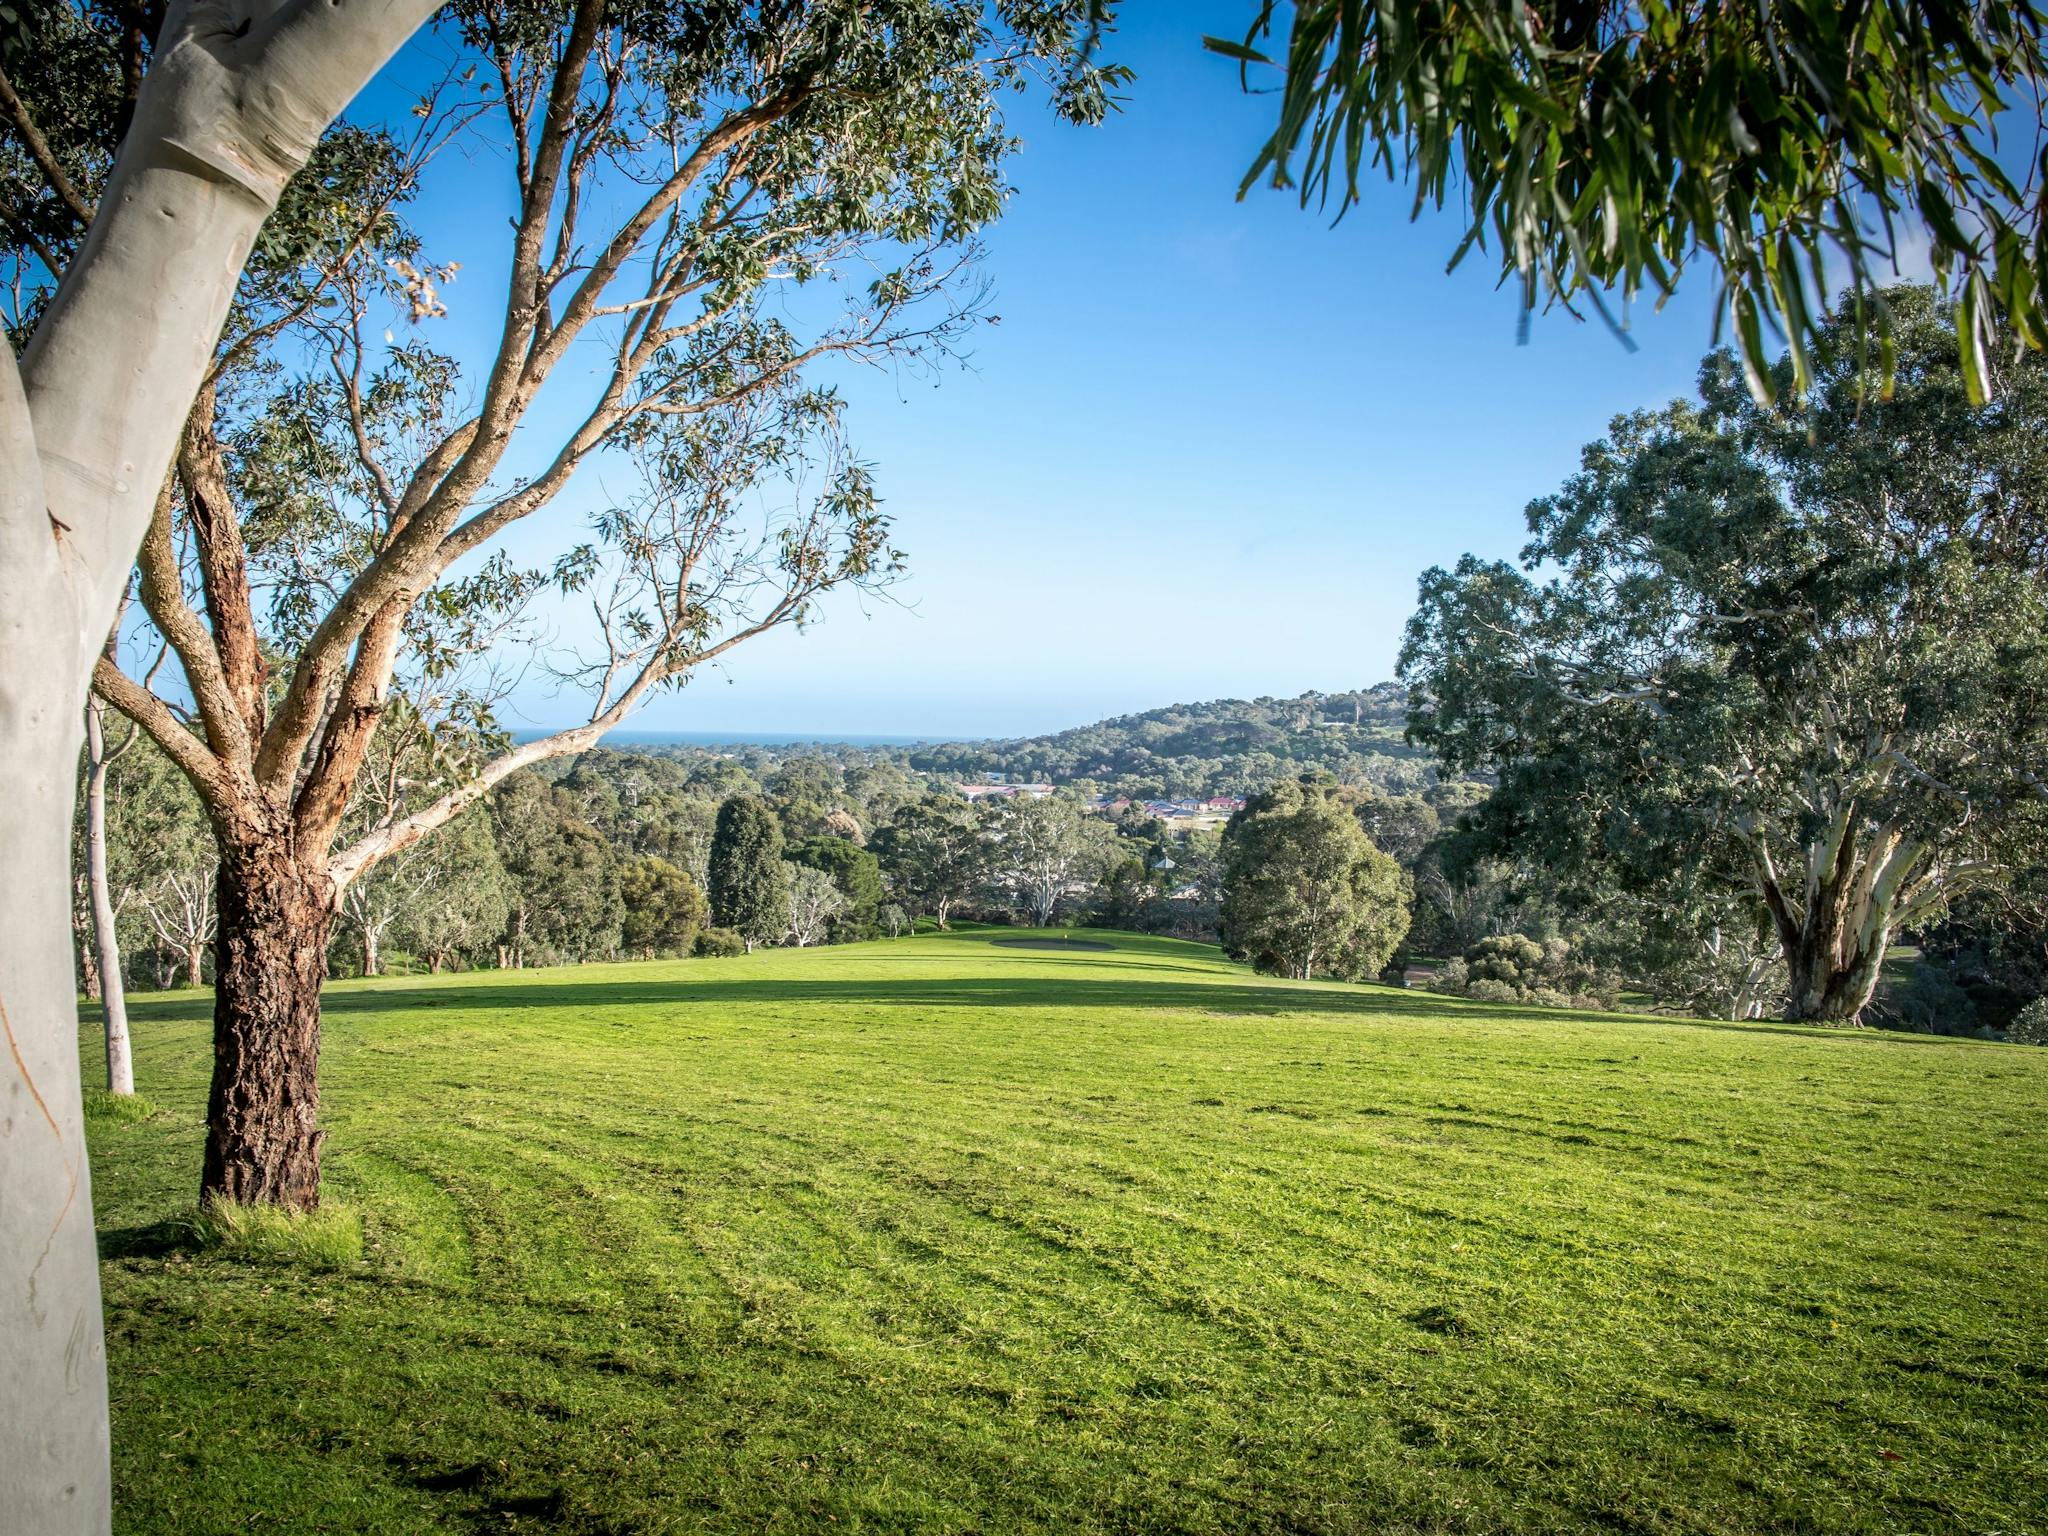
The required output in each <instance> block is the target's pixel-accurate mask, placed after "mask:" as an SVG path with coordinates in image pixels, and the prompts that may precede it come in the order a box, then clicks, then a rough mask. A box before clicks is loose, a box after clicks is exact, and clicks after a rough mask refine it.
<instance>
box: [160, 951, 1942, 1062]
mask: <svg viewBox="0 0 2048 1536" xmlns="http://www.w3.org/2000/svg"><path fill="white" fill-rule="evenodd" d="M1050 964H1051V965H1055V966H1072V967H1073V968H1074V969H1075V970H1080V971H1085V970H1087V969H1089V968H1090V964H1089V962H1086V961H1060V960H1051V961H1050ZM1157 969H1165V967H1158V968H1157ZM1188 969H1190V970H1197V971H1200V974H1202V975H1204V976H1205V977H1208V978H1210V979H1209V980H1207V981H1204V982H1188V981H1179V980H1167V979H1164V978H1162V979H1159V980H1150V979H1132V980H1125V981H1088V980H1083V979H1081V978H1079V977H1077V976H1073V975H1069V974H1060V975H1037V976H989V977H948V978H933V979H929V980H925V979H919V978H914V977H906V978H874V979H869V978H846V979H833V980H819V981H796V980H790V979H787V978H783V977H766V976H763V977H756V978H743V977H732V978H721V979H718V980H706V981H693V980H676V981H644V982H643V981H630V980H629V981H588V982H585V981H572V980H549V981H539V982H537V981H529V980H524V979H520V978H521V973H519V972H502V973H496V974H494V975H492V976H491V977H490V979H484V977H482V976H480V975H478V974H476V973H471V974H470V975H469V976H468V977H466V978H465V984H464V985H461V986H459V987H445V986H390V985H384V986H378V987H374V988H356V987H345V988H341V989H336V990H330V991H329V992H328V993H327V994H326V996H325V998H324V1000H323V1003H322V1007H323V1011H324V1012H325V1013H326V1015H327V1016H328V1017H329V1018H332V1019H341V1018H355V1017H374V1016H376V1015H381V1014H396V1013H415V1012H421V1011H425V1010H430V1009H452V1010H454V1011H456V1012H460V1013H484V1014H490V1013H501V1012H507V1011H510V1010H514V1009H528V1008H537V1009H553V1010H557V1011H561V1012H564V1013H570V1014H581V1013H588V1012H593V1011H600V1010H611V1009H621V1008H666V1009H675V1008H700V1007H702V1008H721V1007H728V1006H734V1005H738V1006H746V1007H761V1006H773V1005H778V1004H787V1005H794V1006H798V1007H803V1006H823V1007H871V1008H964V1009H973V1010H980V1011H997V1010H1006V1009H1024V1008H1029V1009H1048V1010H1050V1009H1122V1010H1127V1011H1128V1010H1141V1011H1170V1012H1176V1013H1193V1014H1208V1015H1213V1016H1217V1017H1220V1018H1228V1017H1230V1016H1232V1015H1243V1016H1247V1017H1256V1018H1272V1017H1277V1016H1280V1015H1285V1014H1293V1015H1311V1016H1318V1017H1323V1018H1355V1019H1361V1020H1362V1019H1371V1018H1406V1019H1409V1020H1411V1021H1418V1022H1432V1023H1434V1022H1441V1023H1446V1024H1451V1023H1457V1022H1460V1021H1461V1020H1463V1019H1464V1018H1466V1017H1468V1016H1472V1015H1476V1016H1478V1017H1477V1019H1475V1020H1474V1022H1478V1021H1479V1020H1484V1021H1486V1022H1494V1021H1499V1022H1507V1023H1517V1024H1533V1025H1537V1026H1544V1027H1550V1028H1566V1027H1570V1026H1573V1025H1580V1024H1588V1023H1600V1024H1613V1025H1627V1024H1639V1025H1640V1024H1648V1025H1661V1026H1663V1027H1666V1028H1672V1029H1687V1030H1708V1031H1712V1032H1715V1033H1726V1034H1741V1035H1764V1034H1769V1035H1789V1036H1792V1037H1794V1038H1796V1039H1801V1040H1822V1041H1827V1040H1833V1041H1842V1042H1863V1043H1866V1044H1878V1043H1884V1044H1891V1045H1927V1046H1940V1045H1957V1044H1963V1045H1969V1044H1974V1043H1976V1042H1972V1041H1967V1040H1964V1041H1958V1040H1954V1039H1950V1038H1947V1037H1944V1036H1938V1035H1913V1034H1903V1033H1894V1032H1892V1031H1888V1030H1884V1031H1879V1030H1852V1029H1824V1028H1819V1027H1816V1026H1813V1025H1800V1024H1772V1023H1730V1022H1727V1021H1723V1020H1715V1019H1688V1018H1679V1017H1663V1016H1659V1017H1651V1016H1648V1015H1641V1014H1611V1015H1599V1014H1581V1013H1567V1012H1563V1011H1560V1010H1552V1009H1547V1008H1529V1007H1507V1006H1502V1005H1499V1004H1493V1003H1473V1002H1468V1001H1466V1000H1464V999H1460V998H1447V997H1442V996H1439V995H1437V994H1434V993H1418V992H1411V991H1405V990H1403V989H1400V988H1396V987H1375V986H1366V985H1361V986H1357V987H1328V986H1304V985H1299V984H1268V983H1261V982H1257V981H1246V982H1244V983H1235V984H1234V983H1231V982H1227V981H1218V980H1216V979H1215V976H1216V973H1215V972H1214V971H1201V970H1200V968H1199V967H1188ZM552 974H553V975H555V976H560V975H561V974H562V973H561V972H560V971H556V972H554V973H552ZM499 976H502V977H503V979H502V980H500V979H498V977H499ZM137 1011H138V1012H139V1013H141V1014H143V1015H144V1016H146V1017H150V1018H155V1019H160V1020H169V1019H179V1018H184V1019H193V1020H198V1019H204V1018H206V1017H208V1016H209V1015H210V1014H211V1011H212V1010H211V999H210V998H209V997H207V996H205V995H204V994H200V995H195V996H194V997H192V998H190V999H184V998H180V999H176V1000H172V999H168V998H166V999H162V1000H158V999H152V1000H150V1001H149V1002H148V1003H146V1004H143V1005H142V1006H141V1007H140V1008H139V1009H138V1010H137Z"/></svg>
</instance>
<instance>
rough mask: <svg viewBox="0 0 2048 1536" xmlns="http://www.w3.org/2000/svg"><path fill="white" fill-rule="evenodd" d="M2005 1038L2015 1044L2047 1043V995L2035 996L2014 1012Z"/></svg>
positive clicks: (2006, 1028) (2007, 1026)
mask: <svg viewBox="0 0 2048 1536" xmlns="http://www.w3.org/2000/svg"><path fill="white" fill-rule="evenodd" d="M2005 1038H2006V1039H2008V1040H2010V1041H2012V1042H2013V1043H2014V1044H2016V1045H2048V997H2037V998H2035V999H2034V1000H2033V1001H2032V1002H2031V1003H2029V1004H2027V1006H2026V1007H2024V1008H2022V1009H2021V1010H2020V1011H2019V1012H2018V1013H2016V1014H2014V1015H2013V1017H2012V1022H2011V1023H2010V1024H2008V1025H2006V1026H2005Z"/></svg>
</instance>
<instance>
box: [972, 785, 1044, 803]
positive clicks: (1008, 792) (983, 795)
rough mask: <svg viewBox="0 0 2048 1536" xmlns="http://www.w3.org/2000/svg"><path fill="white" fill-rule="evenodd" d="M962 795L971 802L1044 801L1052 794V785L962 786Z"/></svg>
mask: <svg viewBox="0 0 2048 1536" xmlns="http://www.w3.org/2000/svg"><path fill="white" fill-rule="evenodd" d="M960 793H961V794H962V795H964V796H965V797H966V798H967V799H969V800H1015V799H1019V798H1022V799H1025V800H1043V799H1045V798H1047V797H1048V796H1049V795H1051V794H1052V786H1051V785H1050V784H962V785H961V786H960Z"/></svg>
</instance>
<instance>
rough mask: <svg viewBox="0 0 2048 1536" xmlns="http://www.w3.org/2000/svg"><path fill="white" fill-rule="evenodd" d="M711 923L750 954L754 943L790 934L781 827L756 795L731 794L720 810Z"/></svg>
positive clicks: (715, 835)
mask: <svg viewBox="0 0 2048 1536" xmlns="http://www.w3.org/2000/svg"><path fill="white" fill-rule="evenodd" d="M828 879H829V877H828ZM711 921H712V922H713V923H715V924H717V925H718V926H719V927H721V928H730V929H732V930H733V931H734V932H735V933H737V934H738V935H739V936H740V938H741V939H742V940H743V941H744V942H745V944H746V947H747V952H748V953H749V954H751V953H753V949H754V946H755V945H756V944H773V943H775V942H776V941H777V940H779V939H781V938H782V937H783V936H784V935H785V934H787V933H788V932H789V921H790V911H789V873H788V871H787V870H786V869H785V868H784V865H783V858H782V828H781V827H780V826H778V825H777V824H776V821H775V813H774V812H773V811H771V810H770V809H769V808H768V804H767V802H766V801H764V800H763V799H761V797H760V796H758V795H734V796H733V797H732V798H731V799H730V800H728V801H726V802H725V804H723V805H721V806H720V807H719V808H718V825H717V827H716V828H715V829H714V830H713V831H712V834H711Z"/></svg>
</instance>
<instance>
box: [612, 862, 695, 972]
mask: <svg viewBox="0 0 2048 1536" xmlns="http://www.w3.org/2000/svg"><path fill="white" fill-rule="evenodd" d="M619 899H620V900H621V901H622V902H624V903H625V908H626V920H625V923H624V925H623V926H622V928H621V930H620V939H621V942H623V943H624V944H625V946H626V948H627V949H628V950H630V951H632V952H633V953H635V954H637V955H639V956H640V958H641V959H643V960H652V959H653V958H654V957H655V955H656V954H658V953H659V954H680V955H686V954H688V953H689V952H690V946H691V945H693V944H694V943H696V941H697V930H698V929H700V928H702V927H703V926H704V893H703V892H702V891H700V890H698V889H697V882H696V881H694V880H692V879H691V878H690V876H689V872H688V871H686V870H684V869H683V868H682V867H681V866H680V865H677V864H673V863H671V862H670V861H669V860H667V859H663V858H656V857H654V856H652V855H650V856H648V857H646V858H643V859H634V860H631V861H630V862H628V863H627V864H626V865H624V866H623V867H622V868H621V869H620V870H619Z"/></svg>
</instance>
